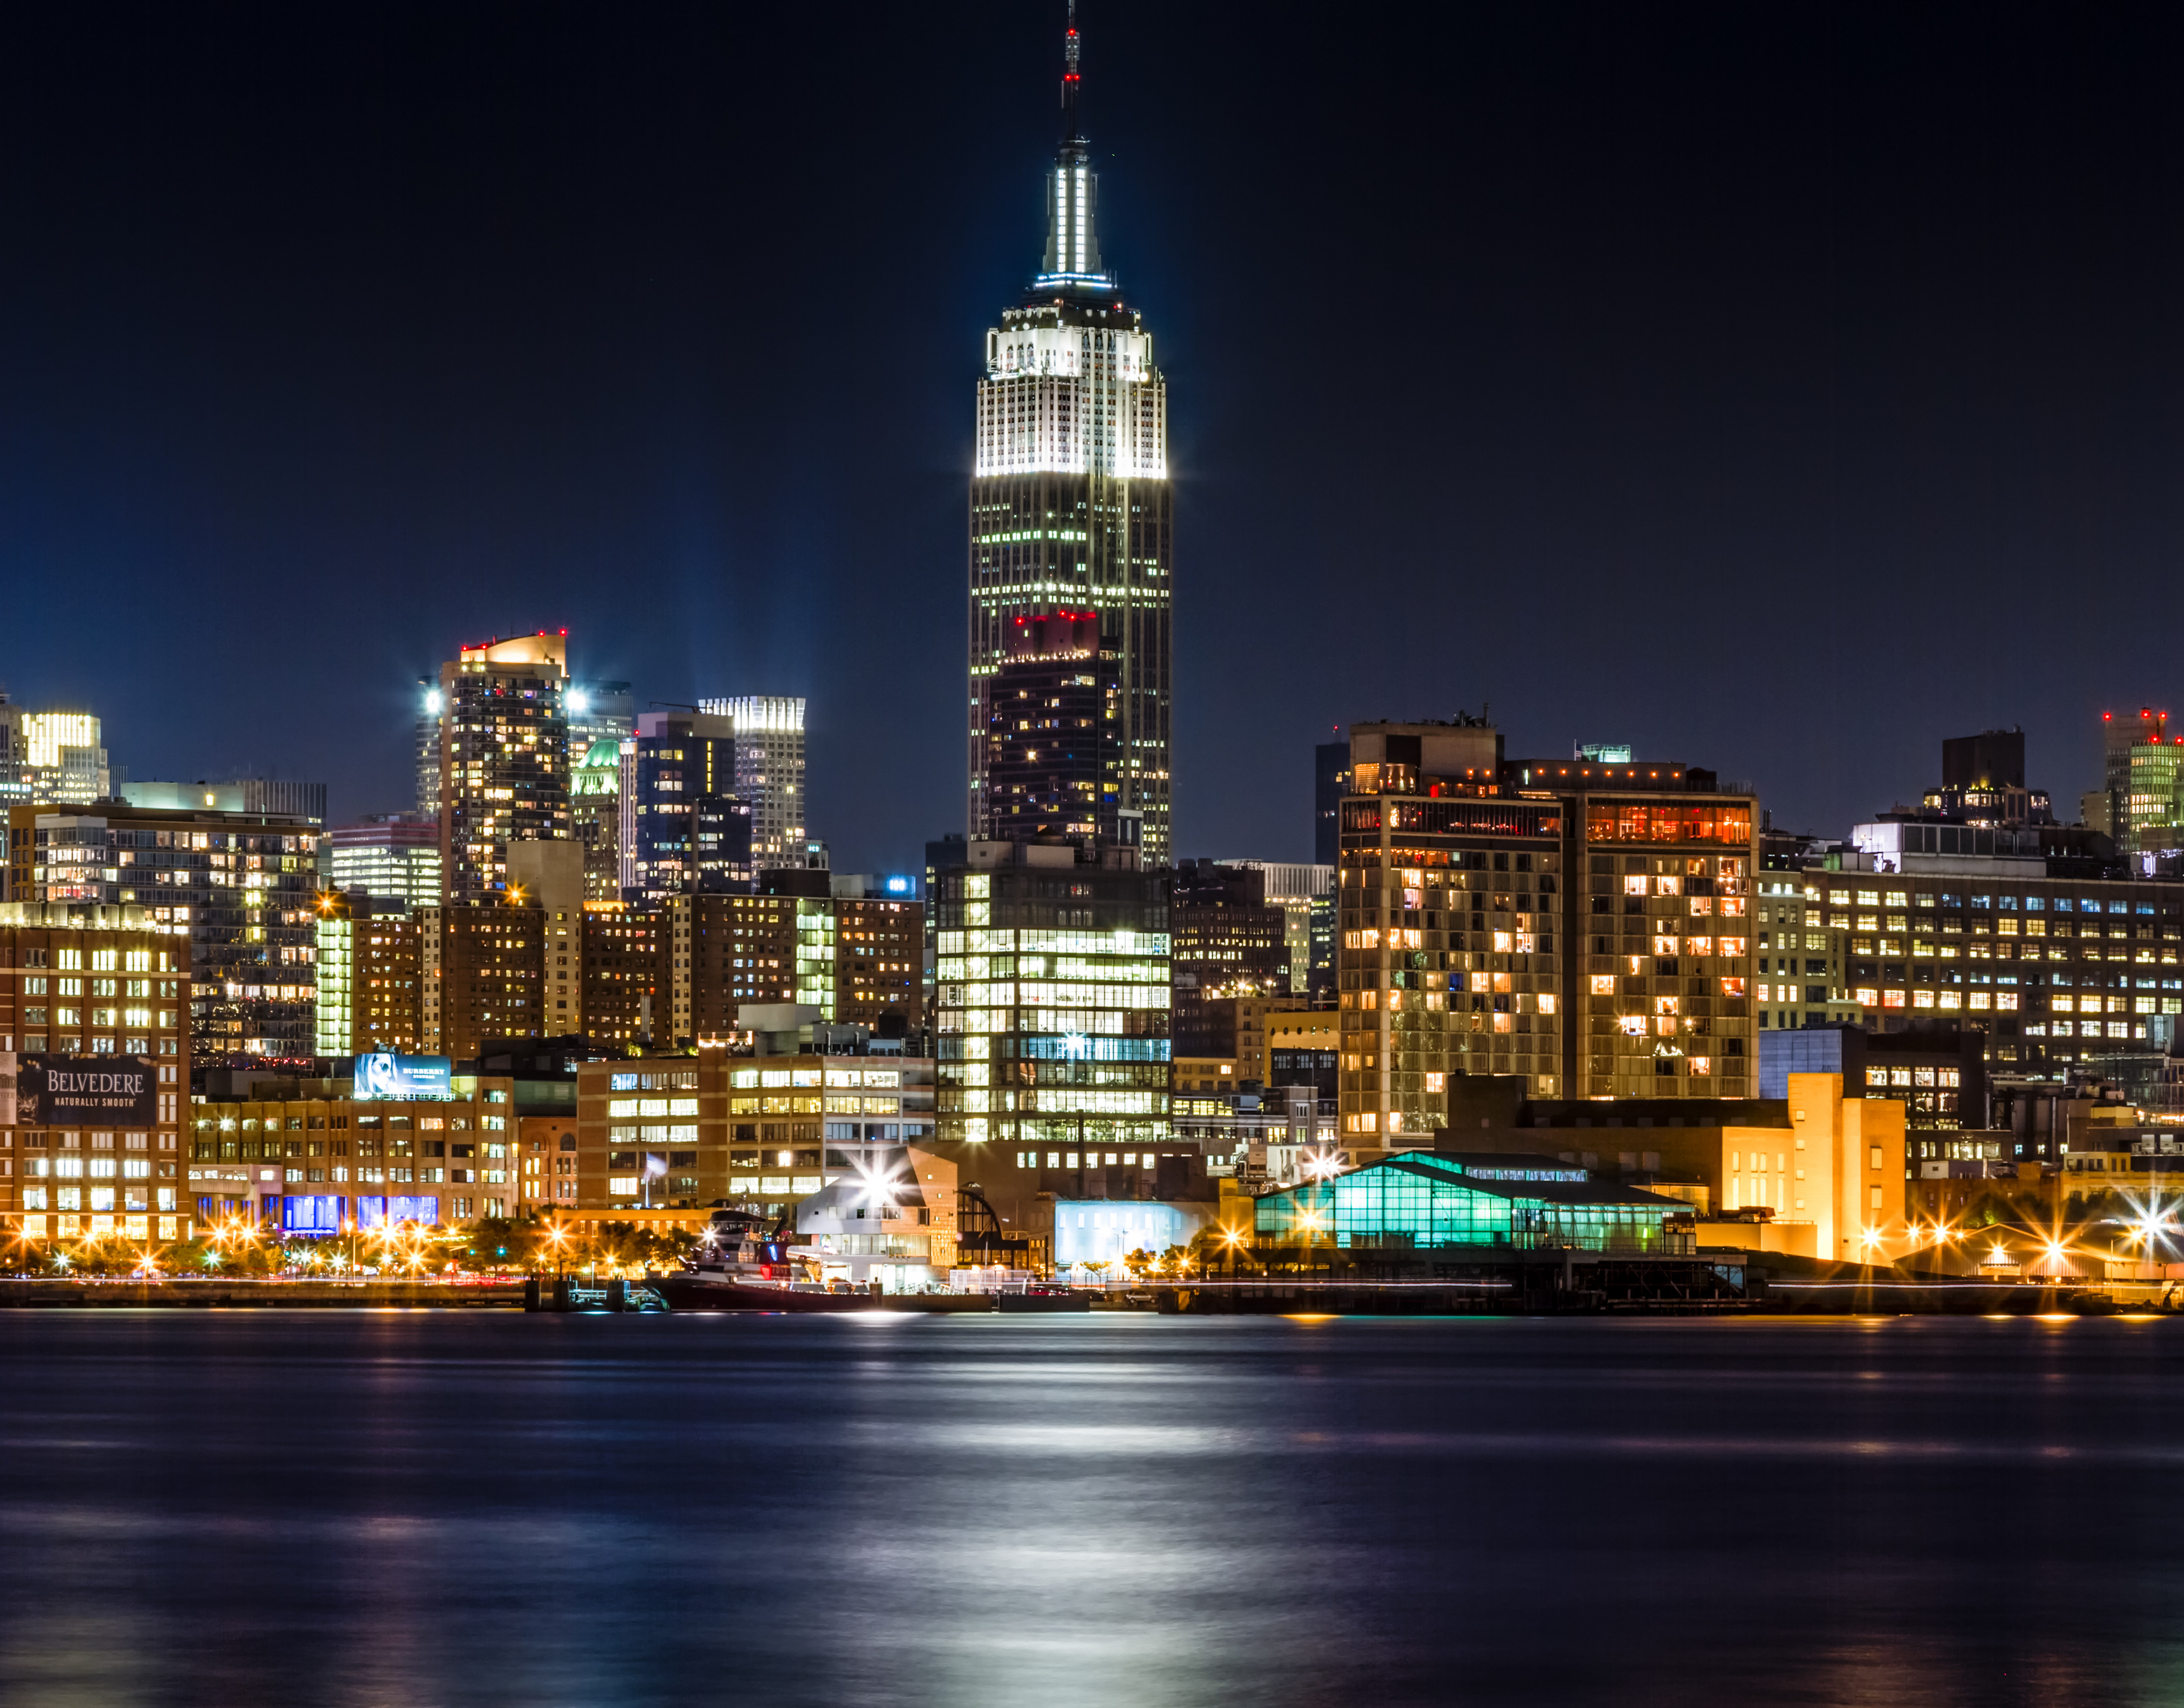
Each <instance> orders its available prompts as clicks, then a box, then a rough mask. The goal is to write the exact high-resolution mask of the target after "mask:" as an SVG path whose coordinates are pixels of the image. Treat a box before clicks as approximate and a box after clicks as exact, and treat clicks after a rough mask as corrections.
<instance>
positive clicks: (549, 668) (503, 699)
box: [437, 632, 570, 906]
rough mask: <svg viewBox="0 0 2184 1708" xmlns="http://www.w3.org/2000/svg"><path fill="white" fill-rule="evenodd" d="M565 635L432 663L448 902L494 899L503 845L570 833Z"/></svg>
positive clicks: (501, 885)
mask: <svg viewBox="0 0 2184 1708" xmlns="http://www.w3.org/2000/svg"><path fill="white" fill-rule="evenodd" d="M568 654H569V641H568V636H567V635H566V634H565V633H557V634H550V635H549V634H546V633H543V632H541V633H538V634H535V635H525V636H522V637H519V638H516V639H513V640H505V641H503V640H494V641H488V642H487V643H484V644H482V645H481V646H475V647H465V648H462V650H461V652H460V655H459V656H457V657H456V658H454V659H451V660H450V661H449V662H448V663H447V664H444V665H441V666H440V680H439V686H438V689H437V693H438V696H439V700H438V704H439V708H440V709H439V714H438V720H439V731H438V734H439V748H440V766H439V800H440V807H439V823H440V860H441V866H442V870H443V871H444V872H445V873H446V899H447V900H448V902H449V903H451V904H455V905H458V906H466V905H471V904H478V903H486V904H491V903H493V902H497V901H498V900H499V899H500V898H501V896H502V895H503V893H504V892H505V891H506V889H507V887H508V845H509V844H510V843H513V842H532V841H552V840H555V839H558V838H560V837H566V836H567V835H568V834H569V829H570V820H569V739H568V712H567V707H566V704H565V695H566V693H567V688H568V680H569V665H568Z"/></svg>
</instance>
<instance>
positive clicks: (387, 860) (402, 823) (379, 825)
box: [326, 813, 440, 914]
mask: <svg viewBox="0 0 2184 1708" xmlns="http://www.w3.org/2000/svg"><path fill="white" fill-rule="evenodd" d="M326 841H327V844H328V847H327V855H326V864H327V876H328V877H329V879H330V880H331V883H332V887H334V888H336V889H337V890H342V891H344V892H346V893H350V894H356V893H363V894H365V895H369V896H370V898H371V899H372V901H373V903H374V904H375V905H374V912H375V913H379V912H384V911H386V907H385V906H384V905H382V904H392V905H393V908H394V910H396V911H398V912H400V913H405V914H415V912H416V911H417V910H419V909H420V908H428V907H437V906H438V905H439V903H440V826H439V821H438V820H437V819H421V818H418V817H415V816H414V815H410V814H406V813H388V814H385V815H382V816H380V817H377V818H371V819H366V820H365V821H363V822H362V823H360V824H353V825H337V826H334V828H333V829H331V831H329V832H326Z"/></svg>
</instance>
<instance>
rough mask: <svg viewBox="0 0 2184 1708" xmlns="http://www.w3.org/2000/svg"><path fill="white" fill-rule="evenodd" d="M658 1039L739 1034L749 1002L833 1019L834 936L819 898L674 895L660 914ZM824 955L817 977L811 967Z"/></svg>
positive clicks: (693, 1039) (826, 906) (691, 1040)
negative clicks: (662, 1007) (662, 1004)
mask: <svg viewBox="0 0 2184 1708" xmlns="http://www.w3.org/2000/svg"><path fill="white" fill-rule="evenodd" d="M661 918H662V920H663V921H664V929H665V932H666V971H665V973H664V975H663V976H664V978H665V981H666V996H667V1011H666V1016H665V1030H664V1032H663V1033H662V1036H663V1038H672V1039H675V1040H677V1042H680V1043H699V1042H703V1041H707V1040H711V1039H718V1038H726V1037H727V1036H728V1035H729V1034H730V1033H732V1032H735V1031H737V1030H738V1026H737V1023H736V1021H737V1013H738V1010H740V1009H741V1008H742V1007H743V1005H744V1004H746V1003H757V1004H775V1003H805V1004H810V1005H811V1006H812V1007H815V1008H817V1009H819V1010H821V1017H822V1019H831V1018H832V1017H833V920H832V917H831V915H830V913H829V904H828V902H827V900H826V899H824V898H823V897H817V898H815V897H811V896H797V895H678V896H672V897H670V898H669V899H668V901H667V903H666V906H665V908H664V909H663V910H662V913H661ZM822 951H823V954H824V955H825V957H826V962H827V965H826V969H825V974H824V976H822V975H821V973H820V971H819V968H818V966H817V965H816V963H817V960H818V959H819V957H820V955H821V954H822Z"/></svg>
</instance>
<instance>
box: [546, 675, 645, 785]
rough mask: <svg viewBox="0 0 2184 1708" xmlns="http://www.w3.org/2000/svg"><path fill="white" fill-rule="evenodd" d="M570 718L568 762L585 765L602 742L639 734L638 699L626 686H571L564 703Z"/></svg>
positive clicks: (601, 684)
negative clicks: (589, 754)
mask: <svg viewBox="0 0 2184 1708" xmlns="http://www.w3.org/2000/svg"><path fill="white" fill-rule="evenodd" d="M562 704H563V705H564V706H565V708H566V709H567V711H568V715H569V759H570V763H571V764H572V765H573V764H577V763H579V762H581V761H582V759H583V756H584V755H585V754H588V753H589V752H590V751H591V750H592V749H593V748H594V747H596V746H598V745H599V743H601V742H610V743H611V742H619V741H621V739H622V737H625V736H628V735H632V734H634V733H635V732H636V730H637V697H636V695H634V694H632V693H631V692H630V687H629V684H628V683H627V682H571V683H570V684H569V691H568V693H567V695H566V696H565V698H564V699H563V702H562Z"/></svg>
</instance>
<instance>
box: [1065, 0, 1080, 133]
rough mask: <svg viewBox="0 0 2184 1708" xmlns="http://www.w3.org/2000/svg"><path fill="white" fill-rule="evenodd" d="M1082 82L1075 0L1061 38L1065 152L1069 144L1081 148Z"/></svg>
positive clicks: (1070, 7)
mask: <svg viewBox="0 0 2184 1708" xmlns="http://www.w3.org/2000/svg"><path fill="white" fill-rule="evenodd" d="M1080 81H1083V80H1082V79H1081V78H1080V77H1079V76H1078V70H1077V0H1069V31H1068V33H1067V35H1066V36H1063V37H1062V38H1061V145H1062V147H1063V149H1064V150H1065V151H1067V148H1068V147H1069V145H1070V144H1071V143H1076V144H1077V145H1078V147H1080V148H1081V147H1083V145H1084V127H1083V125H1080V124H1079V123H1078V118H1077V86H1078V83H1079V82H1080Z"/></svg>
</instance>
